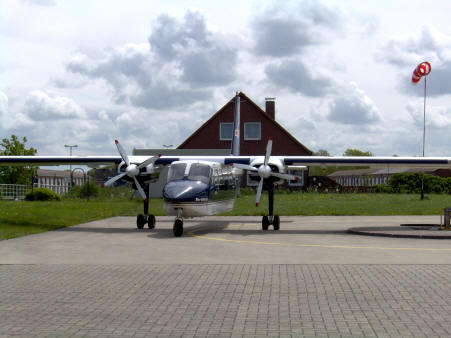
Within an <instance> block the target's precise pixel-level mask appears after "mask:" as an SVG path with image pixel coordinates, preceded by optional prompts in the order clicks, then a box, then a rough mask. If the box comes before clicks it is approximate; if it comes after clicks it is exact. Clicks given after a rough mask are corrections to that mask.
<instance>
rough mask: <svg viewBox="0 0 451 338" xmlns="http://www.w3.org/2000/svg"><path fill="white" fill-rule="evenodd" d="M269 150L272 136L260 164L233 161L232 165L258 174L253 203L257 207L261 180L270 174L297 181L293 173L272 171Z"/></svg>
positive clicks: (297, 178) (261, 186)
mask: <svg viewBox="0 0 451 338" xmlns="http://www.w3.org/2000/svg"><path fill="white" fill-rule="evenodd" d="M271 151H272V137H270V138H269V140H268V144H267V145H266V154H265V160H264V162H263V164H262V165H261V166H259V167H258V168H257V167H254V166H251V165H247V164H241V163H233V164H232V165H233V166H234V167H236V168H239V169H244V170H250V171H255V172H257V173H258V175H259V176H260V182H259V183H258V188H257V196H256V198H255V205H256V206H257V207H258V204H259V203H260V198H261V196H262V190H263V182H264V180H265V178H269V177H270V176H275V177H278V178H281V179H283V180H290V181H298V180H299V177H298V176H295V175H290V174H282V173H277V172H274V171H272V169H271V166H269V164H268V163H269V159H270V157H271Z"/></svg>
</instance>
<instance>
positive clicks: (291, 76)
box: [265, 60, 337, 97]
mask: <svg viewBox="0 0 451 338" xmlns="http://www.w3.org/2000/svg"><path fill="white" fill-rule="evenodd" d="M265 74H266V76H267V78H268V80H269V81H270V82H271V83H272V84H273V85H274V86H275V87H279V88H287V89H288V90H290V91H292V92H294V93H299V94H304V95H306V96H311V97H322V96H325V95H327V94H331V93H336V92H337V90H336V89H335V88H334V87H335V86H336V83H335V81H334V80H333V79H332V77H331V76H328V75H327V74H321V73H320V72H319V71H317V70H315V69H313V68H312V67H307V66H306V65H304V63H303V62H302V61H300V60H287V61H282V62H274V63H270V64H268V65H267V66H266V67H265Z"/></svg>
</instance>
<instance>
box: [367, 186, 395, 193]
mask: <svg viewBox="0 0 451 338" xmlns="http://www.w3.org/2000/svg"><path fill="white" fill-rule="evenodd" d="M371 192H375V193H387V194H389V193H391V192H392V188H391V187H390V186H388V185H385V184H375V185H374V186H373V187H372V189H371Z"/></svg>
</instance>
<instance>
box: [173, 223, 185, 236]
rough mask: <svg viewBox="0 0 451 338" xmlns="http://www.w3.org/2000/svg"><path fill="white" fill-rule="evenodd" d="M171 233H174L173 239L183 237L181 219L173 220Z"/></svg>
mask: <svg viewBox="0 0 451 338" xmlns="http://www.w3.org/2000/svg"><path fill="white" fill-rule="evenodd" d="M172 232H173V233H174V236H175V237H180V236H182V235H183V220H181V219H176V220H175V222H174V227H173V228H172Z"/></svg>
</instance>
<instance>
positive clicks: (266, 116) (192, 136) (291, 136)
mask: <svg viewBox="0 0 451 338" xmlns="http://www.w3.org/2000/svg"><path fill="white" fill-rule="evenodd" d="M239 95H240V98H241V100H244V101H247V102H248V103H250V104H251V105H252V106H254V108H255V110H256V111H257V112H258V113H260V114H261V115H262V118H264V119H267V120H269V121H270V123H272V124H273V125H274V126H276V127H277V128H278V129H280V130H281V131H282V132H283V133H284V134H285V135H286V136H287V137H288V138H290V139H291V140H292V141H294V142H295V143H296V144H297V145H298V146H299V147H301V148H303V149H304V151H305V152H307V153H310V154H312V151H311V150H310V149H308V148H307V147H306V146H304V145H303V144H302V143H301V142H299V141H298V140H297V139H296V138H295V137H294V136H293V135H291V134H290V133H289V132H288V131H287V130H286V129H285V128H284V127H282V126H281V125H280V124H279V123H278V122H277V121H275V120H274V119H273V118H272V117H271V116H270V115H268V114H267V113H266V112H265V111H264V110H263V109H261V108H260V107H259V106H258V105H257V104H256V103H255V102H254V101H252V100H251V99H250V98H249V97H247V96H246V95H245V94H244V93H243V92H240V94H239ZM234 99H235V97H232V98H231V99H230V100H229V101H228V102H227V103H226V104H225V105H224V106H222V108H221V109H219V110H218V111H217V112H216V113H215V114H213V116H212V117H210V118H209V119H208V120H207V121H206V122H205V123H204V124H202V125H201V126H200V127H199V128H198V129H197V130H196V131H195V132H194V133H192V134H191V135H190V136H189V137H188V138H187V139H186V140H185V141H184V142H183V143H182V144H180V145H179V146H178V147H177V149H179V148H183V147H184V146H185V145H186V144H187V143H188V142H189V141H190V140H191V139H192V138H194V137H195V136H197V135H198V134H200V133H201V132H202V130H203V129H205V128H206V127H207V126H208V125H209V124H210V123H211V121H212V120H214V119H215V118H216V117H217V116H218V115H219V114H221V113H222V112H223V111H224V110H225V109H226V108H227V106H228V105H230V104H234V103H235V102H234Z"/></svg>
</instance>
